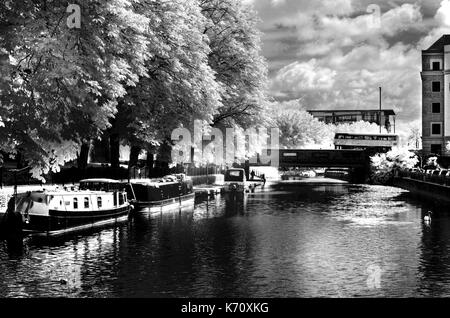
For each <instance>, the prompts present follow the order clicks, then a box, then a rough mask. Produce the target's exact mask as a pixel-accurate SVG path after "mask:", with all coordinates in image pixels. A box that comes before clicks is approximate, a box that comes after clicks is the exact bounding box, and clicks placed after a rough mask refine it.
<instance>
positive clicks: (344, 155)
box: [246, 149, 370, 183]
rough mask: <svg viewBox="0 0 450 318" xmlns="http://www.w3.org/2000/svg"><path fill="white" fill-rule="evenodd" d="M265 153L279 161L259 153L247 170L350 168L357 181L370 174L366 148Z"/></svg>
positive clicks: (250, 161)
mask: <svg viewBox="0 0 450 318" xmlns="http://www.w3.org/2000/svg"><path fill="white" fill-rule="evenodd" d="M264 153H267V158H274V157H275V158H278V160H277V161H278V162H277V163H272V162H271V161H269V162H267V161H264V160H262V158H261V155H258V156H257V157H254V158H252V159H251V160H249V161H248V162H247V163H246V171H249V167H250V166H252V167H258V166H259V167H262V166H274V167H278V168H296V167H299V168H349V169H350V173H351V175H352V181H353V182H356V183H360V182H365V180H366V178H367V176H368V174H369V167H370V158H369V155H368V153H367V152H366V151H365V150H316V149H311V150H303V149H302V150H299V149H272V150H268V151H265V152H264Z"/></svg>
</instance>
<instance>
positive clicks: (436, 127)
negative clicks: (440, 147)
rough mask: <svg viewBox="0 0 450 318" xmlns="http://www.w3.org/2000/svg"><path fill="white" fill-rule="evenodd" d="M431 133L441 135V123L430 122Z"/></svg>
mask: <svg viewBox="0 0 450 318" xmlns="http://www.w3.org/2000/svg"><path fill="white" fill-rule="evenodd" d="M431 135H433V136H441V135H442V124H441V123H431Z"/></svg>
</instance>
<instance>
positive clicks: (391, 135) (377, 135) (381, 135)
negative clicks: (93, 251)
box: [335, 132, 398, 137]
mask: <svg viewBox="0 0 450 318" xmlns="http://www.w3.org/2000/svg"><path fill="white" fill-rule="evenodd" d="M335 135H350V136H367V137H398V135H395V134H364V133H339V132H338V133H336V134H335Z"/></svg>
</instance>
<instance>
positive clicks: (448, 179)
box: [399, 170, 450, 186]
mask: <svg viewBox="0 0 450 318" xmlns="http://www.w3.org/2000/svg"><path fill="white" fill-rule="evenodd" d="M399 177H402V178H410V179H414V180H419V181H424V182H430V183H435V184H439V185H443V186H450V176H446V175H436V174H435V175H433V174H429V173H425V172H423V171H414V172H413V171H405V170H402V171H399Z"/></svg>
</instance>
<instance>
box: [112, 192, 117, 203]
mask: <svg viewBox="0 0 450 318" xmlns="http://www.w3.org/2000/svg"><path fill="white" fill-rule="evenodd" d="M113 198H114V206H117V192H114V193H113Z"/></svg>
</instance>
